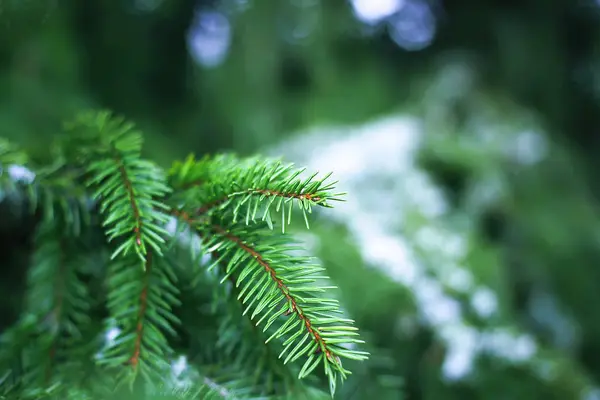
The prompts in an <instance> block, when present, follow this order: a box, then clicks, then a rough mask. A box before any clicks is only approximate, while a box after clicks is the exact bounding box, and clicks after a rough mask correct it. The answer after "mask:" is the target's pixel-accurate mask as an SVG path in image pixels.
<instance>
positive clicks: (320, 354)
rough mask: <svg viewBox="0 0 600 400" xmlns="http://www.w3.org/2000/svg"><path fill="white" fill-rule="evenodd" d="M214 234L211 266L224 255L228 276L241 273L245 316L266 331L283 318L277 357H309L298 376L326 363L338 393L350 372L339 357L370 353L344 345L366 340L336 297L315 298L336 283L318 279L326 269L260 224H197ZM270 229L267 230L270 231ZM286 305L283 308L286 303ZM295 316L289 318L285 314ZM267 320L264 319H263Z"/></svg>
mask: <svg viewBox="0 0 600 400" xmlns="http://www.w3.org/2000/svg"><path fill="white" fill-rule="evenodd" d="M197 229H199V230H200V231H204V232H203V233H204V236H206V235H212V236H210V239H209V240H208V241H207V243H206V248H207V251H215V250H218V251H219V252H220V253H221V254H222V255H221V257H220V258H219V259H218V260H216V261H215V262H214V263H213V265H211V266H210V267H209V269H210V268H214V266H216V265H217V264H218V263H219V262H220V261H221V260H222V259H224V257H228V258H229V262H228V264H227V268H226V275H225V277H224V278H223V279H222V281H223V280H226V279H227V277H228V276H229V275H231V274H233V273H237V276H238V277H237V281H236V286H237V287H241V290H240V294H239V295H238V298H239V299H242V302H243V303H244V304H245V305H246V308H245V310H244V311H243V314H247V313H249V312H250V311H252V312H251V314H250V318H251V319H253V320H254V319H255V318H256V319H257V321H256V325H260V324H262V323H264V326H263V331H267V329H269V327H271V326H272V325H273V324H274V323H275V322H276V321H278V320H279V321H281V320H282V319H283V320H285V322H283V323H282V324H281V326H279V328H278V329H276V330H275V332H274V333H272V335H271V336H270V337H269V338H268V339H267V340H266V342H267V343H268V342H269V341H271V340H273V339H275V338H278V339H279V338H281V339H284V338H285V341H284V346H285V348H284V349H283V351H282V352H281V354H280V356H279V357H283V356H284V355H286V353H287V356H286V358H285V359H284V364H287V363H288V362H290V361H292V362H293V361H295V360H297V359H298V358H300V357H303V356H304V357H305V359H306V361H305V363H304V365H303V367H302V369H301V371H300V373H299V378H304V377H306V376H307V375H309V374H310V373H311V372H312V371H313V370H314V368H316V366H317V365H318V364H322V365H323V367H324V369H325V373H326V375H327V376H328V378H329V382H330V389H331V391H332V393H333V392H334V391H335V384H336V379H337V378H336V376H337V374H338V373H339V374H340V376H341V377H342V379H343V378H345V377H346V376H347V374H349V371H347V370H346V369H344V368H343V367H342V363H341V360H340V357H346V358H350V359H355V360H364V359H366V358H367V353H365V352H361V351H355V350H349V349H346V348H343V347H342V346H341V345H342V344H349V343H362V341H361V340H359V339H356V336H357V335H358V334H357V333H356V330H357V329H356V328H354V327H352V326H351V323H352V322H353V321H352V320H349V319H345V318H341V317H339V316H337V315H335V314H338V313H340V309H339V306H338V303H337V301H336V300H333V299H327V298H319V297H315V296H314V295H315V293H319V292H324V291H325V290H327V289H331V288H333V287H327V286H320V285H318V284H317V281H319V280H323V279H327V277H325V276H324V275H319V273H320V272H321V271H323V268H322V267H319V266H316V265H314V264H312V263H311V261H310V259H308V258H306V257H300V256H292V255H291V254H290V253H291V250H294V249H295V248H294V246H293V245H291V244H290V241H289V239H287V238H285V237H282V236H279V237H278V236H273V235H272V234H268V235H267V234H266V232H265V231H264V230H261V229H260V227H259V226H255V227H254V228H249V227H246V226H244V225H240V224H234V225H230V226H229V229H225V228H224V227H223V226H220V225H216V224H213V225H210V226H203V225H200V226H197ZM267 232H268V231H267ZM282 303H283V306H282ZM288 316H293V317H291V318H286V317H288ZM265 321H266V322H265Z"/></svg>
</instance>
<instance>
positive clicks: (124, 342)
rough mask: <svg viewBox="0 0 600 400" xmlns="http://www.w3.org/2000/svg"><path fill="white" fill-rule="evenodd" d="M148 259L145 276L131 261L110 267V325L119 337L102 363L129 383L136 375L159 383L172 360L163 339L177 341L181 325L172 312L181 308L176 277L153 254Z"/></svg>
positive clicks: (123, 259)
mask: <svg viewBox="0 0 600 400" xmlns="http://www.w3.org/2000/svg"><path fill="white" fill-rule="evenodd" d="M146 257H147V259H146V266H147V267H146V269H145V270H143V271H142V270H140V269H139V268H136V267H135V265H136V258H135V257H134V256H132V255H128V256H126V257H120V258H118V259H116V260H113V261H111V265H110V276H109V278H108V290H109V292H108V308H109V313H110V319H113V320H115V321H117V323H118V325H119V328H120V333H119V335H118V336H117V338H116V342H115V344H114V345H113V346H112V347H110V348H109V349H108V350H106V352H105V353H104V354H103V356H102V358H101V359H100V360H99V363H100V364H102V365H106V366H109V367H112V368H115V369H116V370H120V371H122V372H123V373H122V376H121V379H123V380H128V381H129V382H133V381H134V380H135V379H136V378H137V376H138V375H141V376H142V377H143V378H144V380H146V381H148V382H159V381H160V379H161V377H163V376H164V374H165V372H166V371H168V370H169V368H170V367H169V365H168V362H167V360H168V358H169V357H170V356H171V354H172V350H171V348H170V345H169V342H168V340H167V337H166V336H165V333H167V334H170V335H175V334H176V333H175V331H174V329H173V326H174V325H177V324H179V320H178V318H177V317H176V316H175V315H174V314H173V312H172V308H173V306H175V305H178V304H179V300H178V293H179V291H178V289H177V287H176V285H175V283H176V282H175V281H176V277H175V276H174V274H173V273H172V270H171V267H170V265H168V263H167V262H166V260H165V259H163V258H161V257H157V256H155V255H154V254H153V253H152V251H149V252H147V254H146ZM123 365H128V366H129V368H126V369H122V366H123ZM157 379H158V381H157Z"/></svg>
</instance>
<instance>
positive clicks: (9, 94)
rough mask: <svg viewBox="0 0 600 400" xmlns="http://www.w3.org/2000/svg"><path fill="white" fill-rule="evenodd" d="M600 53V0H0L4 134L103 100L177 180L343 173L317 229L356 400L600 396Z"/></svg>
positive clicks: (56, 125)
mask: <svg viewBox="0 0 600 400" xmlns="http://www.w3.org/2000/svg"><path fill="white" fill-rule="evenodd" d="M599 50H600V3H599V2H597V1H594V0H556V1H541V0H520V1H514V0H454V1H448V0H347V1H344V0H221V1H218V0H212V1H210V0H119V1H105V0H85V1H82V0H64V1H63V0H35V1H34V0H0V135H1V136H4V137H7V138H9V139H11V140H13V141H15V142H17V143H19V144H22V145H23V146H25V147H26V148H28V149H30V152H33V153H35V154H36V155H37V156H38V157H42V158H43V157H44V156H45V155H47V153H48V148H49V143H50V142H51V140H52V138H53V135H54V134H56V133H57V132H59V131H60V127H61V123H62V121H63V120H64V119H68V118H70V117H72V116H73V114H75V113H77V112H78V111H81V110H82V109H87V108H92V107H93V108H97V107H104V108H109V109H112V110H114V111H115V112H117V113H119V114H122V115H124V116H126V117H128V118H129V119H132V120H134V121H135V122H136V123H137V124H138V125H139V126H140V127H141V128H142V129H143V130H144V131H145V132H146V151H147V155H148V156H149V157H152V158H154V159H155V160H157V161H158V162H159V163H161V164H162V165H164V166H165V167H166V166H168V165H169V163H170V162H171V161H172V160H173V159H175V158H180V157H183V156H185V155H187V154H188V153H189V152H195V153H196V154H198V155H202V154H212V153H216V152H221V151H235V152H237V153H240V154H243V155H249V154H253V153H257V152H258V153H263V154H268V155H272V156H277V157H279V156H283V157H285V158H286V159H288V160H290V161H294V162H297V163H298V164H300V165H304V166H307V167H309V168H310V169H313V170H319V171H323V172H327V171H333V172H334V173H335V176H336V177H337V179H339V180H340V184H339V187H340V189H342V190H344V191H347V192H348V196H347V199H348V201H347V202H346V203H344V204H341V205H340V206H339V207H337V208H336V209H334V210H328V212H326V213H323V214H319V215H318V216H317V221H316V222H315V223H314V224H313V227H312V229H311V230H310V232H309V233H306V232H304V231H298V232H297V235H298V237H299V238H301V239H302V240H304V241H305V242H306V245H307V248H309V249H311V251H313V252H314V253H316V254H317V255H318V256H319V257H320V258H321V259H322V260H323V263H324V264H325V265H326V266H327V268H328V269H329V273H330V275H331V277H332V279H333V280H334V281H335V282H336V284H337V285H338V286H339V287H340V291H339V296H340V297H341V299H342V301H343V302H344V304H345V305H346V307H347V310H348V313H349V314H350V315H352V317H353V318H355V319H356V320H357V322H358V325H359V326H360V327H361V329H362V331H363V333H364V335H365V338H366V340H367V341H368V346H367V347H368V350H369V351H371V352H372V353H373V354H374V356H373V358H372V359H371V360H370V361H369V362H368V363H364V364H360V365H356V366H353V367H354V370H355V373H354V375H353V376H352V378H351V379H350V380H349V381H348V383H347V384H346V385H344V386H343V387H342V388H341V389H340V393H339V398H340V399H353V400H362V399H383V400H388V399H389V400H395V399H401V398H403V397H404V398H407V399H414V400H418V399H427V400H452V399H457V400H458V399H461V400H462V399H498V400H500V399H502V400H504V399H532V400H533V399H557V400H559V399H560V400H563V399H582V400H595V399H600V389H599V388H600V306H599V305H600V265H599V264H600V219H599V213H598V206H599V204H598V195H599V192H600V184H599V183H600V179H599V178H600V175H599V173H598V171H599V169H598V168H599V167H600V159H599V158H597V154H599V153H600V132H599V130H598V128H599V127H600V115H598V114H597V111H598V105H599V101H600V98H599V96H600V74H599V71H600V52H599ZM2 225H3V222H2V221H0V231H1V232H0V233H1V235H0V236H1V240H2V242H3V247H5V248H6V250H3V251H5V252H8V253H10V252H11V246H13V245H14V244H15V243H17V242H18V241H19V240H22V235H24V234H25V232H27V229H26V227H24V228H23V229H22V230H23V232H20V230H15V229H13V228H11V230H10V231H8V230H7V229H2V228H1V227H2ZM5 254H6V253H5ZM14 257H19V255H17V254H16V253H15V255H14ZM3 259H4V260H8V259H11V258H10V256H5V257H4V258H3ZM8 270H10V271H12V272H10V273H8V272H7V273H3V278H2V281H1V283H0V290H1V295H2V297H3V298H4V300H3V301H2V302H0V303H1V307H0V321H1V322H2V323H1V324H0V326H4V327H5V326H6V324H7V323H8V322H9V321H12V320H14V318H15V317H16V315H15V309H16V308H15V307H14V305H15V303H16V302H17V300H15V299H16V297H17V294H18V293H20V289H21V288H22V287H21V286H22V279H21V278H22V277H21V276H20V275H19V273H17V272H14V270H13V269H7V271H8Z"/></svg>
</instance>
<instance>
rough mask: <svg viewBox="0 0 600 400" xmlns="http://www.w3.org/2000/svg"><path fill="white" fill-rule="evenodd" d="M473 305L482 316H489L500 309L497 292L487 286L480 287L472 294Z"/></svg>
mask: <svg viewBox="0 0 600 400" xmlns="http://www.w3.org/2000/svg"><path fill="white" fill-rule="evenodd" d="M471 307H473V310H475V312H476V313H477V315H479V316H480V317H481V318H489V317H491V316H492V315H494V314H495V313H496V311H497V310H498V298H497V297H496V293H494V292H493V291H492V290H491V289H489V288H486V287H479V288H477V289H476V290H475V292H474V293H473V295H472V296H471Z"/></svg>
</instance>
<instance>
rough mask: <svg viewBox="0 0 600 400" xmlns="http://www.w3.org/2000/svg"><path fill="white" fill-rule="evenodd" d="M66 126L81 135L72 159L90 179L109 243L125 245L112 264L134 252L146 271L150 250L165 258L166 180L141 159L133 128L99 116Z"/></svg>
mask: <svg viewBox="0 0 600 400" xmlns="http://www.w3.org/2000/svg"><path fill="white" fill-rule="evenodd" d="M68 126H72V130H73V131H75V133H76V134H79V135H80V137H79V138H78V139H77V140H75V141H74V143H73V144H71V145H70V147H71V146H75V147H72V149H73V150H74V154H72V155H71V156H72V157H74V158H75V159H76V160H79V161H80V162H83V164H84V166H85V168H86V170H87V172H88V174H89V175H88V177H87V178H88V179H87V181H86V185H87V186H88V187H90V188H93V189H94V193H93V199H95V200H99V201H100V204H101V206H100V212H101V213H102V214H104V215H105V220H104V223H103V225H104V226H106V227H107V228H109V229H108V230H107V231H106V234H107V236H108V240H109V241H114V240H115V239H122V243H120V245H119V246H118V247H117V248H116V249H115V250H114V252H113V254H112V258H113V259H114V258H116V257H118V256H119V255H121V254H122V255H123V256H126V255H127V254H128V253H129V252H130V251H132V250H133V251H135V253H136V254H137V255H138V257H139V259H140V260H141V262H142V266H144V268H145V265H146V260H147V257H146V256H147V253H148V249H149V248H152V249H153V250H154V251H155V252H156V253H157V254H158V255H162V251H163V248H164V244H165V239H164V237H165V236H166V234H167V232H166V231H165V230H164V228H163V226H164V224H165V223H166V222H167V221H168V218H169V217H168V215H167V214H166V213H165V212H164V211H165V210H168V208H167V207H166V206H165V204H164V203H162V202H160V201H158V200H157V199H159V198H162V197H164V196H165V195H166V194H167V193H168V192H170V188H169V187H168V186H167V184H166V178H165V177H164V175H163V173H162V171H161V170H160V169H159V168H158V167H157V166H156V165H155V164H153V163H151V162H149V161H147V160H144V159H142V158H141V147H142V136H141V133H140V132H138V131H137V130H135V128H134V126H133V124H130V123H127V122H125V121H124V120H123V119H120V118H114V117H111V115H110V113H108V112H101V113H88V114H82V115H81V116H80V117H79V118H78V119H77V120H76V121H75V122H73V123H71V124H69V125H68Z"/></svg>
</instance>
